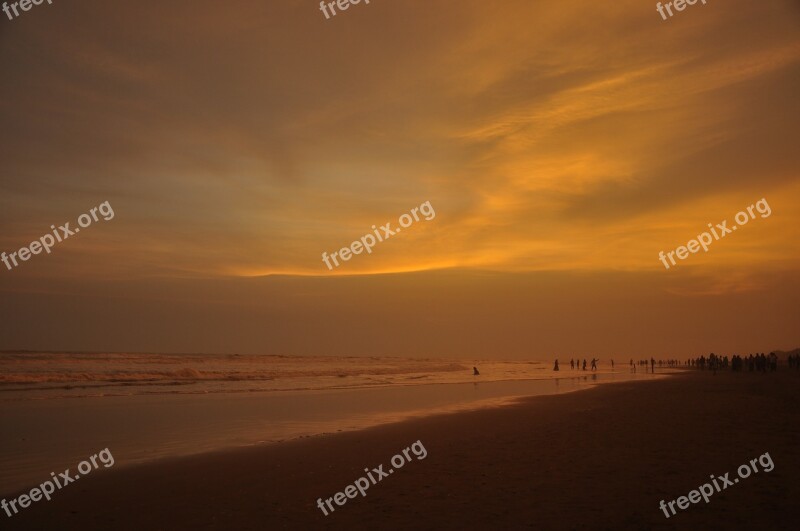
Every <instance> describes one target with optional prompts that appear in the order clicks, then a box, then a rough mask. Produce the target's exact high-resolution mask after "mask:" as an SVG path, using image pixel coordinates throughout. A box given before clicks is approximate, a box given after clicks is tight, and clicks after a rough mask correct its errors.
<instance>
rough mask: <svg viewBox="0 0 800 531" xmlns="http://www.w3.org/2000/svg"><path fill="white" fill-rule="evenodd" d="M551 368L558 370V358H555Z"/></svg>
mask: <svg viewBox="0 0 800 531" xmlns="http://www.w3.org/2000/svg"><path fill="white" fill-rule="evenodd" d="M553 370H554V371H557V370H558V360H556V364H555V365H554V366H553Z"/></svg>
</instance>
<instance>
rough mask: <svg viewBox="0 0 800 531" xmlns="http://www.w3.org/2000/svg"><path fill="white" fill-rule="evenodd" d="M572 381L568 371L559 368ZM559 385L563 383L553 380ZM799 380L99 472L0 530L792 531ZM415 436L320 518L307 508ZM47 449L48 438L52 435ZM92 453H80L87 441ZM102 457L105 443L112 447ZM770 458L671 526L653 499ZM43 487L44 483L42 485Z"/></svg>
mask: <svg viewBox="0 0 800 531" xmlns="http://www.w3.org/2000/svg"><path fill="white" fill-rule="evenodd" d="M567 372H569V371H567ZM565 375H567V376H568V375H569V374H565ZM799 390H800V373H796V372H795V373H789V372H788V369H783V372H782V373H777V374H766V375H764V374H755V373H746V372H745V373H741V374H731V373H719V374H717V375H716V376H712V375H711V373H710V372H706V373H695V372H693V373H689V374H685V375H679V376H672V377H669V378H667V379H664V380H659V381H654V382H641V383H622V384H610V385H604V386H602V387H601V388H597V389H592V390H588V391H582V392H577V393H571V394H565V395H555V396H546V397H537V398H532V399H527V400H526V401H523V402H521V403H520V404H519V405H514V406H510V407H504V408H496V409H491V410H482V411H477V412H469V413H458V414H451V415H440V416H436V417H430V418H425V419H420V420H413V421H408V422H403V423H399V424H393V425H388V426H382V427H379V428H373V429H369V430H365V431H360V432H352V433H341V434H333V435H325V436H319V437H313V438H308V439H302V440H298V441H291V442H285V443H281V444H276V445H270V446H262V447H257V448H248V449H243V450H237V451H232V452H226V453H218V454H211V455H203V456H199V457H192V458H184V459H177V460H170V461H160V462H157V463H152V464H148V465H141V466H136V467H128V468H124V467H121V468H117V467H115V468H112V469H108V470H105V469H101V470H100V471H97V472H94V473H92V474H91V475H89V476H87V477H85V478H82V479H80V480H79V481H78V482H77V483H73V484H71V485H69V486H68V487H66V488H65V489H63V490H61V491H59V492H58V493H57V495H56V497H55V498H54V499H53V501H51V502H49V503H46V502H44V501H41V502H37V503H35V504H33V505H32V506H31V507H29V508H28V509H25V510H24V511H23V512H22V513H20V514H19V515H16V516H14V517H13V518H7V517H6V516H5V514H4V513H0V522H2V524H0V527H2V528H3V529H37V530H50V529H59V530H64V529H80V530H93V529H98V530H100V529H102V530H116V529H124V530H126V529H131V530H137V531H141V530H152V529H259V530H263V529H274V528H285V529H314V528H323V527H331V528H341V529H345V528H349V529H442V528H444V529H519V528H533V529H615V530H616V529H653V528H661V529H669V528H678V529H797V528H798V526H800V496H799V495H800V448H799V446H798V445H799V444H800V413H799V412H798V408H797V402H798V400H797V398H798V391H799ZM417 439H421V440H422V442H423V444H424V445H425V447H426V448H427V450H428V457H427V459H425V460H421V461H417V460H416V459H414V460H413V461H412V462H411V463H408V464H406V465H405V466H404V467H403V468H402V469H401V470H397V471H395V473H394V474H393V475H391V476H390V477H388V478H385V479H383V481H381V482H380V483H378V484H377V485H375V486H373V487H372V488H371V489H370V490H368V491H367V497H366V498H362V497H360V496H359V497H357V498H356V499H353V500H348V503H347V504H346V505H344V506H343V507H339V508H338V509H337V510H336V512H335V513H333V514H331V515H330V516H327V517H325V516H323V514H322V512H321V511H320V510H319V509H317V507H316V505H315V501H316V499H317V498H318V497H322V498H327V497H330V496H333V495H334V494H335V493H336V492H339V491H341V490H343V489H344V488H345V487H346V486H347V485H348V484H350V483H352V482H354V481H355V480H356V479H357V478H358V477H360V476H361V475H362V474H363V469H364V468H365V467H370V468H373V467H377V466H378V465H379V464H381V463H384V464H385V468H388V467H389V466H390V465H389V460H390V459H391V457H392V456H393V455H394V454H395V453H397V452H398V451H400V450H402V449H403V448H405V447H406V446H409V445H410V444H411V443H413V442H414V441H416V440H417ZM54 443H56V444H57V440H54ZM89 446H91V445H89ZM111 450H112V452H113V448H112V449H111ZM765 452H769V453H770V455H771V456H772V459H773V461H774V463H775V469H774V470H773V471H772V472H770V473H765V472H759V473H758V474H754V475H752V476H751V477H750V478H749V479H746V480H742V481H741V482H740V483H738V484H736V485H735V486H733V487H728V488H727V489H726V490H724V491H722V492H720V493H718V494H715V495H714V496H713V497H712V498H711V503H710V504H708V505H706V504H705V503H704V502H702V501H701V502H700V503H699V504H696V505H690V507H689V508H688V509H686V510H685V511H680V512H679V513H678V515H677V516H674V517H672V518H670V519H669V520H667V519H666V518H665V517H664V515H663V513H662V512H661V510H660V509H659V508H658V503H659V501H660V500H661V499H666V500H673V499H676V498H677V497H678V496H683V495H686V494H688V492H689V491H690V490H692V489H695V488H697V487H698V486H699V485H701V484H702V483H705V482H706V481H707V480H708V479H709V475H710V474H712V473H714V474H715V475H723V474H724V473H725V472H731V473H732V474H731V478H733V477H734V476H735V475H736V472H735V471H736V469H737V467H738V466H739V465H741V464H742V463H746V462H748V461H749V460H750V459H753V458H756V457H757V456H759V455H761V454H763V453H765ZM43 479H44V478H43Z"/></svg>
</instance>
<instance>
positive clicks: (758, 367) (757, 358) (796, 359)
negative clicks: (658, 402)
mask: <svg viewBox="0 0 800 531" xmlns="http://www.w3.org/2000/svg"><path fill="white" fill-rule="evenodd" d="M787 360H788V364H789V368H790V369H795V370H800V353H798V354H789V356H788V358H787ZM598 361H600V360H599V359H597V358H592V361H591V370H593V371H596V370H597V362H598ZM586 365H587V361H586V359H585V358H584V359H583V364H582V365H581V360H580V359H575V358H572V359H570V360H569V366H570V369H572V370H575V369H577V370H579V371H580V370H584V371H585V370H586ZM656 366H658V367H659V368H663V367H667V368H671V369H679V368H691V369H701V370H712V371H714V372H715V373H716V371H718V370H724V369H730V370H731V371H733V372H740V371H744V370H747V371H749V372H767V371H770V372H774V371H777V370H778V355H777V354H775V353H774V352H770V353H769V354H765V353H763V352H761V353H756V354H750V355H749V356H740V355H738V354H734V355H733V356H731V357H730V358H728V356H717V355H716V354H714V353H713V352H712V353H711V354H709V355H708V356H700V357H698V358H689V359H687V360H686V361H684V362H683V363H681V362H680V361H679V360H677V359H667V360H656V359H655V358H650V359H649V360H647V359H640V360H633V359H631V361H630V371H631V372H636V370H637V367H644V371H645V372H647V369H648V367H649V369H650V372H655V368H656ZM611 368H612V369H613V368H614V360H613V359H612V360H611ZM553 370H554V371H557V370H559V368H558V360H556V362H555V366H554V367H553Z"/></svg>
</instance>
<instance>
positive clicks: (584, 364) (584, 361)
mask: <svg viewBox="0 0 800 531" xmlns="http://www.w3.org/2000/svg"><path fill="white" fill-rule="evenodd" d="M583 370H584V371H585V370H586V358H583Z"/></svg>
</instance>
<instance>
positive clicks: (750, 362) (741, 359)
mask: <svg viewBox="0 0 800 531" xmlns="http://www.w3.org/2000/svg"><path fill="white" fill-rule="evenodd" d="M792 360H793V357H792V356H791V355H790V356H789V367H793V366H794V365H795V363H794V362H793V361H792ZM686 366H687V367H693V368H697V369H701V370H706V369H710V370H713V371H717V370H722V369H728V368H730V369H731V370H732V371H734V372H740V371H743V370H744V369H745V367H746V368H747V370H748V371H749V372H767V370H769V371H770V372H774V371H777V370H778V355H777V354H775V353H774V352H770V353H769V355H767V354H764V353H763V352H761V353H756V354H750V355H749V356H739V355H738V354H734V355H733V356H732V357H731V359H730V360H728V356H717V355H716V354H714V353H713V352H712V353H711V354H709V355H708V357H707V358H706V357H705V356H700V357H699V358H694V359H689V360H686Z"/></svg>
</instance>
